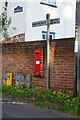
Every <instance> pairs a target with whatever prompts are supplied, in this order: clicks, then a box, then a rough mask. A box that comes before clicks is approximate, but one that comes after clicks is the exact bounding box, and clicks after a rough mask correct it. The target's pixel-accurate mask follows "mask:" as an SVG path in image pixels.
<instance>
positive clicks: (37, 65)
mask: <svg viewBox="0 0 80 120" xmlns="http://www.w3.org/2000/svg"><path fill="white" fill-rule="evenodd" d="M40 63H41V61H40V49H35V74H36V73H38V74H39V73H40Z"/></svg>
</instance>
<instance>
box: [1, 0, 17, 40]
mask: <svg viewBox="0 0 80 120" xmlns="http://www.w3.org/2000/svg"><path fill="white" fill-rule="evenodd" d="M7 7H8V2H7V0H6V1H5V3H4V6H3V12H2V14H1V15H0V33H1V34H2V35H3V37H4V38H5V39H7V38H8V28H9V26H10V24H11V17H9V18H8V17H7ZM12 29H16V28H14V27H13V28H12Z"/></svg>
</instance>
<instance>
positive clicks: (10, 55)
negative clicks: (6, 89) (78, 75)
mask: <svg viewBox="0 0 80 120" xmlns="http://www.w3.org/2000/svg"><path fill="white" fill-rule="evenodd" d="M37 48H38V49H41V69H40V72H41V74H40V77H39V76H36V77H35V74H34V68H35V64H34V62H35V61H34V60H35V53H34V52H35V49H37ZM46 49H47V46H46V41H37V42H20V43H7V44H3V46H2V56H3V57H2V66H3V73H5V72H6V73H7V72H12V73H13V84H15V79H16V74H17V73H21V74H27V73H30V74H32V86H34V87H43V88H46V73H47V71H46V68H47V61H46V58H47V53H46V52H47V50H46ZM73 81H74V39H73V38H70V39H60V40H51V41H50V88H53V89H61V90H67V91H70V92H73Z"/></svg>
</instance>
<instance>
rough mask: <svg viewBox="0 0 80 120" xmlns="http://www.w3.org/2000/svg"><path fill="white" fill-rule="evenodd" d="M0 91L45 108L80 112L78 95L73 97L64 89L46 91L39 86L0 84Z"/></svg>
mask: <svg viewBox="0 0 80 120" xmlns="http://www.w3.org/2000/svg"><path fill="white" fill-rule="evenodd" d="M2 92H4V93H5V94H7V95H11V96H16V97H20V98H23V99H28V100H30V101H34V102H35V104H36V105H39V106H42V107H45V108H47V109H48V108H49V109H56V110H60V111H65V112H69V113H77V114H80V107H79V106H80V97H76V98H73V96H72V95H71V94H70V93H67V92H66V91H64V92H62V91H60V90H58V91H56V90H52V89H49V90H48V91H47V90H45V89H41V88H39V89H36V88H23V87H16V86H5V85H2ZM53 103H58V105H56V106H55V105H54V104H53ZM59 104H60V105H59Z"/></svg>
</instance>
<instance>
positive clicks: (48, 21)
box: [46, 14, 50, 90]
mask: <svg viewBox="0 0 80 120" xmlns="http://www.w3.org/2000/svg"><path fill="white" fill-rule="evenodd" d="M46 22H47V88H46V89H47V90H48V88H49V32H50V14H46Z"/></svg>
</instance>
